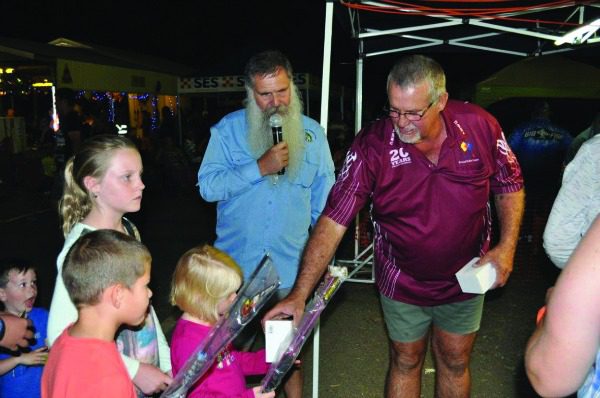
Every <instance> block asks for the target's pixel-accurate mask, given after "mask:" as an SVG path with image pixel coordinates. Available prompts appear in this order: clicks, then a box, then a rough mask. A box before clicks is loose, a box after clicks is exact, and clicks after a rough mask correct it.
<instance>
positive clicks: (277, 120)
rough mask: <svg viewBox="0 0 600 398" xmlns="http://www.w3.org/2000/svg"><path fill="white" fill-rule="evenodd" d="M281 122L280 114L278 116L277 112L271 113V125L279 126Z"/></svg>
mask: <svg viewBox="0 0 600 398" xmlns="http://www.w3.org/2000/svg"><path fill="white" fill-rule="evenodd" d="M282 123H283V120H282V119H281V116H279V114H278V113H274V114H272V115H271V117H270V118H269V125H270V126H271V127H281V124H282Z"/></svg>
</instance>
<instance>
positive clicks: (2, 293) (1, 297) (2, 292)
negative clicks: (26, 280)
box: [0, 287, 6, 302]
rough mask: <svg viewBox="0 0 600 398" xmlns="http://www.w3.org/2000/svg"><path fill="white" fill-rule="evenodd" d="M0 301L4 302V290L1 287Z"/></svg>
mask: <svg viewBox="0 0 600 398" xmlns="http://www.w3.org/2000/svg"><path fill="white" fill-rule="evenodd" d="M0 301H2V302H5V301H6V289H4V288H3V287H0Z"/></svg>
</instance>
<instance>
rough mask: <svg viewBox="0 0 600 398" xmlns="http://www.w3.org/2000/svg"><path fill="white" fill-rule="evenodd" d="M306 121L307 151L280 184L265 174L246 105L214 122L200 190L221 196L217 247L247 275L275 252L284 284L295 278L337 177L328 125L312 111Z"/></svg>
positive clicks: (213, 197)
mask: <svg viewBox="0 0 600 398" xmlns="http://www.w3.org/2000/svg"><path fill="white" fill-rule="evenodd" d="M303 123H304V132H305V141H306V145H305V154H304V159H303V160H302V164H301V166H300V170H299V172H298V173H297V176H296V177H295V178H294V180H293V181H290V180H289V179H288V175H287V174H285V175H282V176H278V180H277V183H275V184H274V183H273V182H272V181H271V179H269V178H268V176H264V177H263V176H261V175H260V171H259V168H258V163H257V159H255V157H254V156H253V155H252V154H251V152H250V148H249V144H248V139H247V132H248V125H247V123H246V112H245V110H243V109H242V110H239V111H236V112H233V113H230V114H229V115H227V116H225V117H224V118H223V119H221V121H219V122H218V123H217V124H216V125H214V126H213V127H212V128H211V137H210V141H209V143H208V147H207V149H206V153H205V155H204V158H203V160H202V165H201V166H200V170H199V172H198V185H199V187H200V194H201V195H202V197H203V198H204V199H205V200H206V201H209V202H215V201H217V202H218V204H217V240H216V241H215V247H217V248H219V249H221V250H223V251H225V252H226V253H228V254H229V255H230V256H232V257H233V259H234V260H235V261H236V262H237V263H238V264H239V265H240V267H241V268H242V269H243V270H244V277H245V278H246V279H247V278H248V277H249V276H250V275H251V274H252V272H253V271H254V269H255V268H256V267H257V266H258V264H259V262H260V260H261V259H262V257H263V256H264V255H265V254H266V253H269V255H270V256H271V259H272V260H273V263H274V264H275V268H276V270H277V273H278V274H279V278H280V279H281V285H280V288H282V289H285V288H289V287H291V286H292V285H293V284H294V281H295V279H296V275H297V273H298V267H299V261H300V255H301V253H302V249H303V248H304V245H305V243H306V240H307V238H308V233H309V228H310V227H311V226H312V225H314V224H315V222H316V221H317V218H318V217H319V215H320V214H321V210H322V209H323V207H324V206H325V201H326V199H327V195H328V193H329V190H330V188H331V186H332V185H333V181H334V168H333V160H332V158H331V151H330V150H329V146H328V143H327V139H326V136H325V134H324V131H323V129H322V127H321V126H320V125H319V124H318V123H317V122H316V121H314V120H312V119H310V118H308V117H306V116H303Z"/></svg>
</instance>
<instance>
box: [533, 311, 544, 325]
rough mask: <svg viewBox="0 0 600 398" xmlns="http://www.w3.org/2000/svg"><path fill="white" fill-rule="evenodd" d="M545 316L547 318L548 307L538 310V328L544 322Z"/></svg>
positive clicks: (536, 321) (536, 319)
mask: <svg viewBox="0 0 600 398" xmlns="http://www.w3.org/2000/svg"><path fill="white" fill-rule="evenodd" d="M544 316H546V306H543V307H542V308H540V309H539V310H538V312H537V316H536V317H535V324H536V326H539V324H540V323H541V322H542V319H544Z"/></svg>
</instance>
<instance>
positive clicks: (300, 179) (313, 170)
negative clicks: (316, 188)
mask: <svg viewBox="0 0 600 398" xmlns="http://www.w3.org/2000/svg"><path fill="white" fill-rule="evenodd" d="M317 169H318V167H317V165H316V164H312V163H309V162H307V161H306V160H303V161H302V164H301V165H300V172H299V173H298V175H297V176H296V178H295V180H294V181H293V182H292V183H293V184H296V185H300V186H302V187H304V188H310V187H311V186H312V184H313V182H314V181H315V177H316V175H317Z"/></svg>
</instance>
